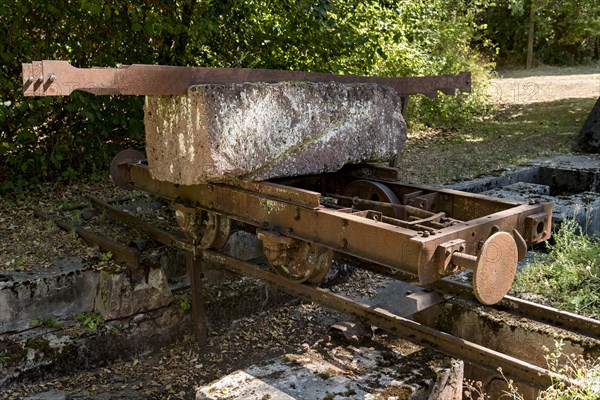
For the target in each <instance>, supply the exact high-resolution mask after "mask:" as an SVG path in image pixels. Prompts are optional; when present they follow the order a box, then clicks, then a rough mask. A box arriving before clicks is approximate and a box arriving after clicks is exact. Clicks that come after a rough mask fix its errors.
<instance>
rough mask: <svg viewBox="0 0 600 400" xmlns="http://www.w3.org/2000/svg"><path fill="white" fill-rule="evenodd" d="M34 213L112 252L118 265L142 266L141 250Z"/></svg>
mask: <svg viewBox="0 0 600 400" xmlns="http://www.w3.org/2000/svg"><path fill="white" fill-rule="evenodd" d="M33 213H34V214H35V216H36V217H38V218H44V219H48V220H50V221H53V222H54V223H55V224H56V225H57V226H59V227H60V228H61V229H63V230H65V231H68V232H75V233H76V234H77V235H79V236H80V237H81V238H82V239H83V240H84V241H85V242H86V243H88V244H90V245H93V246H98V247H99V248H100V250H101V251H102V252H104V253H108V252H110V253H111V254H112V256H113V258H114V260H115V261H116V262H118V263H123V264H125V265H126V266H128V267H129V268H133V269H136V268H138V267H139V265H140V257H141V256H140V252H139V250H137V249H135V248H133V247H129V246H125V245H124V244H121V243H119V242H116V241H114V240H111V239H108V238H106V237H104V236H101V235H99V234H97V233H94V232H90V231H87V230H85V229H80V228H76V227H74V226H72V225H70V224H68V223H67V222H66V221H64V220H62V219H60V218H54V217H52V216H50V215H48V214H45V213H43V212H41V211H34V212H33Z"/></svg>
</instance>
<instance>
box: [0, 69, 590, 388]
mask: <svg viewBox="0 0 600 400" xmlns="http://www.w3.org/2000/svg"><path fill="white" fill-rule="evenodd" d="M565 73H567V74H565ZM501 75H502V77H499V78H497V79H494V80H493V82H492V85H491V87H490V91H491V93H492V95H493V96H494V97H495V98H496V100H497V101H498V102H499V103H501V104H507V105H510V106H515V105H516V106H521V105H531V104H534V103H543V102H553V101H557V100H564V99H574V98H584V99H593V98H597V97H599V96H600V68H598V69H596V68H588V69H576V70H571V69H570V70H568V71H565V70H559V69H548V68H546V69H539V70H533V71H526V72H523V71H512V72H506V73H504V74H501ZM586 104H587V103H586ZM590 104H591V103H590ZM588 112H589V111H588ZM579 115H582V116H584V115H585V112H584V111H582V112H581V113H580V114H579ZM577 118H582V117H581V116H578V117H577ZM581 122H582V121H581ZM570 134H573V132H571V133H570ZM540 140H543V139H540ZM451 141H452V139H451V138H450V137H449V136H448V135H439V136H436V135H430V136H427V135H425V136H418V137H412V138H409V142H408V143H407V147H412V148H414V149H418V151H416V152H414V153H410V151H409V154H408V155H406V157H405V161H406V162H407V164H408V165H411V166H414V165H417V166H418V164H415V163H417V162H419V161H416V160H422V159H423V158H424V157H426V155H427V154H430V153H431V151H432V150H433V149H437V148H438V147H436V146H441V147H443V146H446V143H449V142H451ZM455 153H456V151H449V152H447V153H443V154H445V155H443V157H445V158H453V157H454V159H455V161H456V162H460V163H463V160H462V158H461V157H458V158H457V155H456V154H455ZM479 156H480V157H483V158H485V157H486V154H485V153H482V154H479ZM411 157H414V158H411ZM434 164H436V163H434ZM433 168H434V169H433V170H428V169H427V168H421V169H420V171H417V172H414V175H410V176H409V178H410V177H412V178H411V179H409V180H412V181H432V182H433V181H436V180H437V179H440V176H439V175H436V174H437V172H435V169H436V168H437V169H439V164H437V167H436V165H434V166H433ZM415 169H417V168H415ZM407 176H408V175H407ZM89 191H94V192H96V193H97V196H98V197H101V198H104V199H110V198H112V199H114V198H118V197H120V196H123V195H124V194H123V193H122V192H119V191H118V190H115V189H114V188H113V187H112V184H111V183H110V181H109V180H108V179H106V180H104V181H101V182H85V183H81V184H78V185H75V186H73V187H69V188H63V187H60V186H53V185H49V186H48V187H46V188H45V189H44V196H43V197H39V198H37V197H31V196H29V197H26V198H22V199H7V198H5V199H0V224H1V225H3V226H4V228H3V229H2V230H0V274H1V272H2V270H26V269H28V268H30V267H31V266H32V265H33V264H34V263H37V262H38V261H36V257H41V259H42V261H41V263H42V264H43V263H46V262H47V261H48V257H49V256H51V257H58V256H65V255H70V254H72V253H74V252H75V253H77V254H82V253H83V254H87V256H89V257H99V253H96V250H93V249H90V248H89V247H87V246H86V245H84V244H81V243H80V242H77V239H76V238H75V237H74V236H73V235H70V236H69V234H67V233H64V232H62V231H60V230H59V229H57V228H56V227H55V226H54V225H53V224H52V223H48V222H44V221H42V220H39V219H36V218H35V217H34V216H33V213H32V211H31V210H32V209H33V208H36V209H41V210H42V211H47V212H55V213H56V214H60V215H62V216H64V215H67V217H68V213H69V211H68V210H69V209H71V210H73V209H76V208H73V207H74V206H76V205H77V204H78V203H81V202H82V201H85V199H84V195H85V194H86V193H87V192H89ZM98 192H100V193H98ZM65 212H66V214H65ZM59 235H60V236H64V237H65V239H61V240H58V236H59ZM51 236H54V239H55V241H54V242H53V245H52V246H51V249H49V247H48V246H47V245H45V244H44V243H42V242H43V241H44V240H45V238H46V237H51ZM57 242H58V243H59V245H56V243H57ZM88 253H89V254H88ZM357 279H362V278H361V276H360V275H359V276H358V277H357ZM365 279H368V276H366V277H365ZM338 318H340V316H339V315H337V314H334V313H329V312H327V311H326V310H324V309H322V308H321V307H318V306H315V305H311V304H304V303H300V304H293V305H288V306H285V307H283V308H281V309H279V310H277V311H275V312H272V311H271V312H266V313H264V314H259V315H256V316H253V317H249V318H247V319H244V320H241V321H240V322H238V323H236V324H234V325H233V326H231V327H228V328H224V329H221V330H219V331H215V332H211V334H210V345H209V346H208V347H207V348H205V349H199V348H197V347H196V346H195V345H194V344H193V342H190V341H189V338H188V339H186V340H182V341H180V342H178V343H175V344H173V345H172V346H169V347H167V348H165V349H163V350H162V351H160V352H157V353H154V354H146V355H140V356H139V357H137V358H135V359H133V360H130V361H127V362H123V363H120V364H115V365H111V366H107V367H103V368H99V369H96V370H92V371H88V372H84V373H76V374H73V375H71V376H65V377H61V378H58V379H52V380H49V381H47V382H39V383H33V384H27V385H23V386H21V387H17V388H12V389H10V390H5V391H4V392H0V398H3V399H21V398H24V397H26V396H28V395H31V394H34V393H43V392H48V391H53V390H54V391H58V392H56V393H59V394H61V393H64V394H65V395H66V396H67V398H77V399H88V398H90V399H91V398H94V399H111V398H128V399H142V398H164V399H192V398H194V391H195V387H197V386H199V385H203V384H206V383H208V382H210V381H212V380H214V379H217V378H218V377H220V376H222V375H223V374H227V373H229V372H232V371H234V370H236V369H239V368H244V367H246V366H248V365H250V364H251V363H254V362H257V361H260V360H266V359H268V358H270V357H273V356H274V355H277V354H283V353H284V352H301V351H305V350H306V348H307V346H311V345H313V344H314V343H316V342H317V341H318V340H319V339H321V338H323V337H324V336H325V335H326V331H327V328H328V326H329V325H328V324H329V323H331V322H334V321H335V320H337V319H338ZM249 333H251V336H248V335H249Z"/></svg>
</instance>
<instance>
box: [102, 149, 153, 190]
mask: <svg viewBox="0 0 600 400" xmlns="http://www.w3.org/2000/svg"><path fill="white" fill-rule="evenodd" d="M145 159H146V156H145V155H144V154H143V153H142V152H139V151H137V150H133V149H126V150H123V151H120V152H119V153H118V154H117V155H116V156H114V158H113V159H112V161H111V162H110V178H111V179H112V181H113V183H114V184H115V185H117V186H120V187H125V186H128V185H129V184H130V183H131V182H130V179H129V171H128V170H126V169H123V168H119V166H120V165H123V164H136V163H138V162H140V161H143V160H145Z"/></svg>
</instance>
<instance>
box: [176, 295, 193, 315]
mask: <svg viewBox="0 0 600 400" xmlns="http://www.w3.org/2000/svg"><path fill="white" fill-rule="evenodd" d="M175 301H176V302H177V304H179V308H181V310H183V311H189V310H191V309H192V299H191V298H190V296H189V295H188V294H186V293H182V294H177V295H175Z"/></svg>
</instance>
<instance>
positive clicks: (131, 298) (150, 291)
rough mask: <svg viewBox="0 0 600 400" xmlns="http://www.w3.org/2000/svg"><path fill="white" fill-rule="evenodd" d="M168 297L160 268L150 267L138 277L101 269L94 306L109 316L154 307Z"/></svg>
mask: <svg viewBox="0 0 600 400" xmlns="http://www.w3.org/2000/svg"><path fill="white" fill-rule="evenodd" d="M172 300H173V295H172V293H171V289H170V288H169V283H168V280H167V276H166V275H165V274H164V272H163V270H162V269H161V268H150V269H149V271H148V275H147V276H146V277H144V279H141V280H140V281H136V280H133V279H131V278H128V277H127V274H124V273H112V272H109V271H101V272H100V278H99V282H98V287H97V289H96V299H95V304H94V308H95V310H96V311H97V312H98V313H99V314H100V315H102V317H103V318H105V319H107V320H109V319H117V318H123V317H128V316H131V315H133V314H137V313H142V312H147V311H150V310H155V309H157V308H160V307H164V306H166V305H168V304H170V303H171V301H172Z"/></svg>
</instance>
